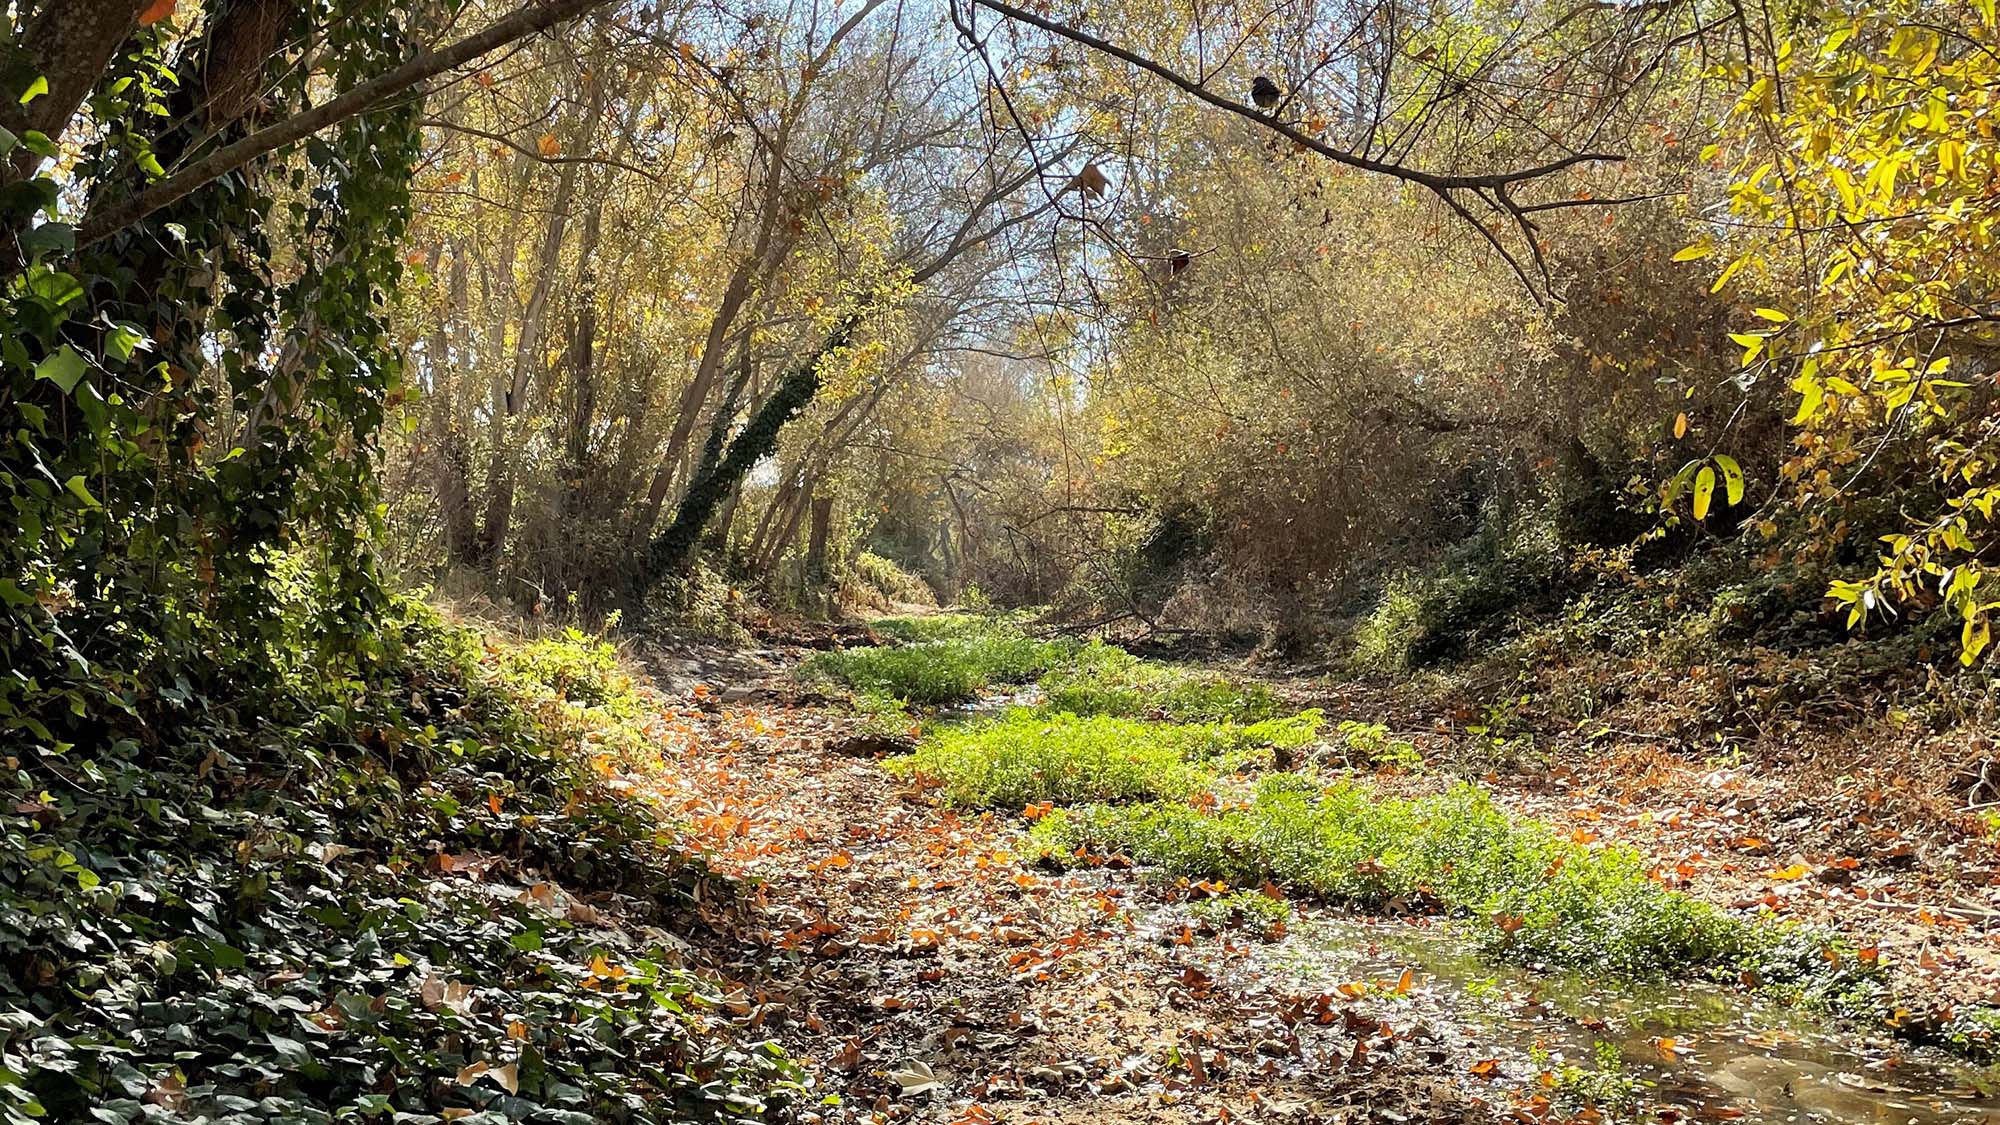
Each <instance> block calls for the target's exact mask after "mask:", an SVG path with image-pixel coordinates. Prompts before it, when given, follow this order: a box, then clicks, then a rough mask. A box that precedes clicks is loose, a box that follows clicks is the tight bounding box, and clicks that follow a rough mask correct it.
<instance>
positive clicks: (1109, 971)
mask: <svg viewBox="0 0 2000 1125" xmlns="http://www.w3.org/2000/svg"><path fill="white" fill-rule="evenodd" d="M788 663H789V660H787V659H785V658H784V657H783V656H781V655H780V654H771V658H770V659H767V660H765V661H763V662H762V667H763V669H764V671H765V675H764V677H763V681H762V683H759V684H751V683H745V682H738V683H735V684H730V685H727V686H726V687H725V686H723V685H706V684H701V683H691V684H688V686H687V687H686V694H685V695H684V696H683V697H682V701H681V705H680V706H678V707H670V708H669V709H668V711H667V712H666V713H665V714H664V715H663V717H662V725H661V730H660V735H661V737H662V739H663V742H664V744H665V745H666V746H668V747H669V752H668V760H667V761H666V762H665V766H666V768H665V769H664V770H662V771H658V772H654V771H647V772H645V773H643V774H638V775H634V776H632V777H630V778H628V779H627V780H628V783H629V784H631V785H633V786H634V787H635V788H639V789H642V790H645V791H646V792H647V794H648V795H649V796H650V797H651V798H652V799H654V800H656V801H657V802H659V803H660V804H661V805H662V806H663V807H664V808H665V809H666V810H667V811H668V812H669V813H670V815H672V816H673V817H674V818H675V819H676V820H677V821H680V822H681V823H683V824H684V825H686V827H687V830H688V832H689V833H690V834H691V835H692V836H693V837H695V839H696V841H697V842H701V843H705V844H707V845H708V846H710V847H712V848H713V849H714V860H713V861H714V863H715V865H716V866H717V867H718V868H719V869H721V870H723V871H725V872H727V873H729V874H733V875H738V876H742V877H745V878H747V879H751V880H755V881H757V883H758V884H759V888H760V889H759V891H758V897H757V901H756V902H755V904H754V909H752V910H751V911H749V917H750V918H751V923H750V926H749V928H748V929H746V930H745V931H743V932H742V933H741V935H740V936H741V944H740V946H739V947H738V948H737V949H736V950H735V951H734V957H733V958H732V959H731V961H730V962H729V963H728V964H727V965H726V972H727V973H728V974H729V975H730V976H731V977H732V978H733V979H732V983H733V984H734V985H735V986H736V987H735V991H734V992H733V993H732V994H731V995H730V997H729V1000H728V1003H729V1006H730V1010H731V1011H732V1013H734V1014H736V1015H738V1016H739V1017H747V1018H748V1019H750V1020H751V1021H753V1022H758V1023H761V1025H762V1026H764V1027H768V1029H769V1030H770V1032H771V1034H772V1035H773V1037H774V1038H776V1039H778V1040H779V1041H780V1042H782V1043H783V1044H784V1045H785V1046H786V1048H787V1049H788V1050H790V1051H791V1052H793V1053H794V1054H795V1055H796V1056H797V1057H799V1058H800V1059H801V1060H802V1061H804V1062H805V1063H806V1065H807V1067H808V1069H809V1070H810V1071H811V1072H812V1074H813V1075H814V1081H815V1082H816V1083H818V1086H819V1089H818V1091H817V1093H818V1094H820V1095H834V1096H837V1098H838V1104H831V1105H826V1106H822V1107H820V1109H819V1110H818V1111H817V1112H816V1113H815V1114H812V1115H810V1117H809V1119H817V1120H826V1121H864V1120H865V1121H886V1120H915V1121H948V1122H967V1123H977V1122H1000V1121H1009V1122H1048V1123H1059V1122H1084V1121H1089V1122H1095V1123H1099V1125H1103V1123H1120V1122H1201V1123H1210V1122H1227V1121H1236V1120H1247V1121H1273V1122H1276V1121H1342V1120H1351V1121H1371V1120H1372V1121H1381V1122H1389V1123H1396V1122H1408V1121H1439V1122H1443V1121H1467V1120H1478V1119H1481V1118H1484V1117H1486V1116H1489V1111H1488V1110H1487V1109H1486V1107H1485V1106H1484V1104H1483V1103H1482V1102H1481V1101H1480V1100H1479V1099H1477V1098H1474V1097H1469V1096H1468V1095H1467V1093H1466V1092H1465V1091H1464V1090H1462V1089H1461V1088H1460V1087H1459V1084H1458V1083H1456V1082H1454V1081H1452V1080H1451V1079H1449V1078H1446V1077H1444V1076H1448V1075H1454V1074H1459V1075H1462V1074H1463V1073H1464V1066H1465V1065H1466V1064H1465V1063H1463V1062H1460V1063H1458V1064H1456V1065H1453V1064H1450V1063H1449V1062H1448V1060H1451V1059H1453V1058H1455V1057H1456V1056H1457V1055H1458V1054H1459V1053H1461V1051H1460V1050H1459V1049H1454V1050H1453V1051H1451V1052H1447V1050H1446V1049H1445V1048H1444V1047H1442V1046H1441V1045H1439V1044H1437V1043H1434V1042H1430V1041H1429V1040H1428V1038H1427V1036H1428V1032H1427V1031H1426V1029H1425V1028H1423V1027H1422V1026H1421V1025H1420V1022H1419V1021H1416V1020H1413V1019H1412V1018H1410V1017H1409V1016H1408V1015H1407V1013H1401V1012H1397V1011H1394V1010H1386V1009H1385V1008H1384V1007H1383V1006H1381V1005H1377V1004H1374V1003H1371V1002H1369V1001H1367V1000H1365V999H1363V1000H1357V999H1355V998H1352V997H1349V996H1347V995H1343V994H1339V993H1334V994H1314V995H1296V994H1285V993H1281V992H1274V991H1272V990H1270V989H1269V988H1267V987H1264V986H1262V985H1260V984H1258V983H1256V982H1255V981H1254V980H1253V981H1251V982H1249V983H1245V984H1240V985H1239V984H1234V983H1232V984H1231V985H1229V986H1224V985H1223V984H1221V983H1219V978H1220V977H1221V976H1223V975H1224V974H1223V972H1222V971H1221V970H1220V969H1218V968H1217V965H1218V964H1226V963H1228V962H1230V961H1232V960H1236V959H1242V958H1246V957H1248V956H1249V954H1250V953H1251V952H1252V950H1251V949H1250V948H1248V945H1247V944H1246V943H1249V944H1254V942H1253V939H1251V938H1249V937H1247V936H1246V935H1245V934H1243V933H1242V932H1240V931H1235V930H1227V931H1224V932H1222V933H1216V932H1213V931H1207V932H1203V931H1202V930H1201V929H1200V928H1198V927H1197V926H1195V925H1192V924H1188V923H1187V921H1186V920H1185V917H1184V916H1183V915H1182V914H1180V913H1177V909H1178V907H1180V906H1183V905H1184V904H1185V903H1186V901H1187V900H1188V898H1189V896H1190V894H1193V895H1195V896H1197V897H1198V896H1200V895H1201V894H1203V893H1205V892H1203V891H1201V890H1199V889H1190V888H1187V887H1186V886H1184V885H1183V886H1174V885H1171V884H1149V883H1148V882H1146V881H1144V880H1141V879H1139V878H1137V877H1135V876H1134V874H1133V873H1131V872H1126V871H1116V870H1108V871H1096V872H1088V873H1078V874H1071V875H1058V874H1055V873H1052V872H1049V871H1045V870H1038V869H1036V868H1034V867H1033V866H1031V865H1030V864H1028V863H1026V862H1024V861H1023V860H1022V858H1021V855H1020V853H1021V848H1022V845H1023V837H1022V828H1023V826H1024V823H1025V822H1024V821H1023V819H1022V818H1021V817H1018V816H996V815H992V814H986V815H977V816H961V815H958V814H956V813H954V812H952V811H951V810H949V809H945V808H943V807H941V806H940V805H939V804H938V803H937V802H936V801H935V800H934V799H933V798H932V796H931V795H930V794H928V793H925V792H923V791H921V790H918V789H913V788H911V787H910V786H909V785H908V784H906V783H904V782H902V781H900V780H898V779H896V778H894V777H892V776H890V775H889V774H888V773H886V772H885V771H884V770H883V769H882V768H881V767H880V766H879V765H878V764H877V763H876V762H875V761H873V760H872V759H869V758H866V757H855V756H850V754H849V753H847V752H844V750H845V749H847V746H846V744H847V743H849V741H850V739H851V736H852V734H853V728H852V724H851V721H850V720H846V719H844V718H841V717H838V716H836V715H834V714H832V713H830V712H829V711H827V710H826V709H825V708H824V707H820V706H816V705H814V701H812V700H811V699H810V698H802V697H801V696H800V695H799V694H798V692H797V689H796V688H794V687H793V686H792V685H791V684H790V683H789V680H788V678H787V677H785V675H784V674H783V669H784V666H785V665H786V664H788ZM757 668H758V664H757V662H755V661H753V662H751V663H750V664H747V665H746V664H744V663H742V662H740V661H739V663H738V664H737V665H736V666H735V667H734V668H732V672H733V673H734V674H737V675H743V674H746V673H749V674H754V673H756V671H757ZM687 672H688V669H687V667H686V666H685V665H683V666H680V667H677V668H675V669H674V670H673V673H678V675H679V676H680V681H681V682H682V683H684V684H687V682H688V680H689V679H690V677H689V676H688V675H687ZM673 673H670V675H669V681H670V682H672V674H673ZM725 696H726V697H727V699H728V702H723V699H724V697H725ZM1388 1008H1391V1009H1392V1008H1393V1005H1390V1006H1388Z"/></svg>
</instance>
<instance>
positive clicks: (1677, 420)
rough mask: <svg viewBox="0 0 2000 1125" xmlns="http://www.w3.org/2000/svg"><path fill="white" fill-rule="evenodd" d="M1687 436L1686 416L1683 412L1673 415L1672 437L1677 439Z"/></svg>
mask: <svg viewBox="0 0 2000 1125" xmlns="http://www.w3.org/2000/svg"><path fill="white" fill-rule="evenodd" d="M1686 436H1688V416H1687V414H1686V413H1685V412H1683V413H1680V414H1676V415H1674V439H1675V440H1676V441H1678V440H1679V439H1681V438H1684V437H1686Z"/></svg>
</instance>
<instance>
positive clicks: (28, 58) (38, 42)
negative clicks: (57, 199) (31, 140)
mask: <svg viewBox="0 0 2000 1125" xmlns="http://www.w3.org/2000/svg"><path fill="white" fill-rule="evenodd" d="M145 7H146V0H43V2H42V5H41V11H40V12H38V13H36V14H35V16H34V18H33V19H32V20H30V21H29V23H28V26H27V27H26V28H24V29H23V33H22V35H21V38H20V40H19V41H18V45H16V46H15V47H14V48H13V50H12V51H10V52H9V53H8V54H9V57H7V58H5V59H4V60H0V128H4V129H6V130H7V131H8V132H10V133H13V134H14V135H15V136H17V137H18V136H20V135H22V134H23V133H26V132H28V131H29V130H31V129H32V130H34V131H35V132H38V133H42V134H45V135H46V136H48V137H49V138H50V139H51V140H57V139H60V138H61V137H62V135H63V131H64V130H66V129H67V128H68V127H69V122H70V118H72V117H75V116H76V111H77V107H78V106H81V105H82V104H83V101H84V99H85V98H88V97H89V96H90V91H91V90H92V89H94V88H95V87H96V86H97V83H98V82H99V81H101V80H102V79H103V78H104V72H105V70H106V69H107V68H109V67H110V65H111V59H112V57H113V56H114V55H116V54H117V52H118V48H119V46H120V45H121V44H123V43H124V42H125V40H126V39H127V38H129V37H130V36H131V34H132V31H133V29H134V28H136V27H137V26H138V24H139V13H140V12H141V11H143V10H144V9H145ZM37 78H41V79H43V80H44V81H46V82H47V83H48V88H47V89H46V90H45V91H43V92H42V94H41V95H40V96H39V97H35V98H30V99H28V101H27V102H26V104H23V103H22V101H21V98H22V95H24V94H26V93H27V92H28V89H29V86H30V84H31V83H33V82H34V81H35V79H37ZM39 163H41V157H39V156H36V155H35V154H34V153H32V152H29V151H28V149H27V146H25V145H23V146H21V147H19V148H16V149H15V150H14V152H13V155H12V157H11V159H10V160H9V162H8V166H7V169H6V175H5V177H4V179H5V182H7V183H16V182H19V181H21V180H25V179H27V178H28V177H29V176H31V175H33V174H34V171H35V166H36V165H37V164H39Z"/></svg>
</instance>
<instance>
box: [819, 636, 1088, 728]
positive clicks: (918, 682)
mask: <svg viewBox="0 0 2000 1125" xmlns="http://www.w3.org/2000/svg"><path fill="white" fill-rule="evenodd" d="M939 617H950V618H954V619H953V620H949V621H946V622H943V623H940V624H920V623H929V622H937V621H938V620H939V618H905V619H903V621H906V622H908V623H909V624H908V625H907V626H903V625H897V626H892V627H890V628H889V629H886V630H884V631H886V632H889V633H890V635H892V636H894V635H897V633H898V632H899V631H900V632H901V635H902V636H904V637H906V638H909V639H908V640H906V642H905V643H903V644H897V645H871V646H868V647H865V648H850V649H845V650H843V651H839V652H823V653H820V654H818V655H816V656H814V657H813V658H812V659H811V660H808V661H807V662H806V663H805V666H804V668H803V669H802V671H803V672H804V674H805V675H807V676H826V677H829V678H831V679H833V680H836V681H838V682H840V683H842V684H845V685H846V686H848V687H849V688H852V689H854V690H855V691H857V692H864V693H872V694H876V695H883V696H889V697H893V698H896V699H901V700H904V701H906V702H909V703H913V704H917V705H919V706H935V705H940V704H949V703H964V702H968V701H970V700H973V699H976V698H978V696H979V693H980V692H981V691H982V690H984V689H986V688H988V687H991V686H993V685H995V684H1016V683H1025V682H1027V681H1029V680H1032V679H1034V678H1035V677H1037V676H1039V675H1041V674H1042V673H1043V672H1046V671H1048V670H1049V669H1050V668H1053V667H1055V666H1056V664H1057V663H1058V662H1059V661H1061V660H1063V659H1065V658H1066V657H1068V656H1069V655H1070V654H1071V653H1072V652H1074V651H1075V650H1076V648H1077V646H1076V645H1075V644H1074V643H1072V642H1065V641H1041V640H1036V639H1035V638H1033V637H1030V636H1027V635H1025V634H1023V633H1022V632H1020V631H1019V629H1017V628H1015V627H1014V626H1013V625H1012V623H1011V622H1009V621H1007V620H1006V619H1000V618H983V617H972V616H970V615H939ZM961 617H963V618H965V619H962V620H961V619H958V618H961ZM885 620H893V619H885ZM877 628H878V629H881V628H882V623H881V622H878V623H877Z"/></svg>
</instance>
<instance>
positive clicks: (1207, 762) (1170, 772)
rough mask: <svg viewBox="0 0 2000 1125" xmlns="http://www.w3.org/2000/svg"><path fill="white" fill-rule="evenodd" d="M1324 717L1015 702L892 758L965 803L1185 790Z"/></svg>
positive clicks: (1131, 796)
mask: <svg viewBox="0 0 2000 1125" xmlns="http://www.w3.org/2000/svg"><path fill="white" fill-rule="evenodd" d="M1320 721H1321V720H1320V715H1319V713H1318V712H1316V711H1309V712H1305V713H1303V714H1299V715H1294V716H1292V717H1290V718H1285V719H1273V720H1267V721H1265V722H1262V723H1255V724H1251V725H1249V726H1239V725H1236V724H1232V723H1188V724H1166V723H1145V722H1137V721H1134V720H1131V719H1121V718H1116V717H1113V716H1108V715H1097V716H1089V717H1079V716H1076V715H1045V714H1042V713H1039V712H1036V711H1031V710H1027V709H1021V708H1016V709H1014V710H1011V711H1009V712H1007V713H1006V714H1005V715H1003V716H1002V717H1000V718H998V719H994V720H992V721H989V722H985V723H979V724H976V725H972V726H962V727H947V728H944V729H941V730H938V731H936V732H935V733H934V734H933V735H932V736H931V737H930V738H928V739H926V740H925V741H924V743H923V745H922V746H920V747H918V749H917V751H916V753H914V754H910V755H907V756H905V757H902V758H896V759H891V760H890V761H889V762H888V763H887V765H888V767H889V769H890V770H891V771H893V772H897V773H901V774H905V775H908V774H922V775H925V776H928V777H932V778H935V779H937V780H938V782H939V783H940V784H941V785H942V786H943V790H944V796H945V799H946V800H948V801H950V802H952V803H953V804H957V805H971V806H979V805H998V806H1002V807H1017V808H1018V807H1023V806H1026V805H1029V804H1033V803H1037V802H1041V801H1054V802H1061V803H1069V802H1076V801H1134V800H1155V799H1160V798H1185V797H1187V796H1189V795H1191V794H1193V793H1194V792H1196V791H1197V790H1201V789H1204V788H1206V787H1207V786H1208V785H1209V784H1211V783H1212V782H1213V781H1214V779H1215V778H1216V777H1217V776H1218V775H1219V774H1221V773H1228V772H1234V771H1236V770H1238V769H1241V768H1244V767H1246V766H1248V765H1251V764H1253V763H1256V762H1268V761H1269V760H1270V756H1271V753H1272V751H1273V750H1289V749H1295V748H1297V747H1299V746H1303V745H1305V744H1306V743H1309V742H1311V741H1312V740H1313V739H1314V738H1315V737H1317V735H1318V733H1319V726H1320Z"/></svg>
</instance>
